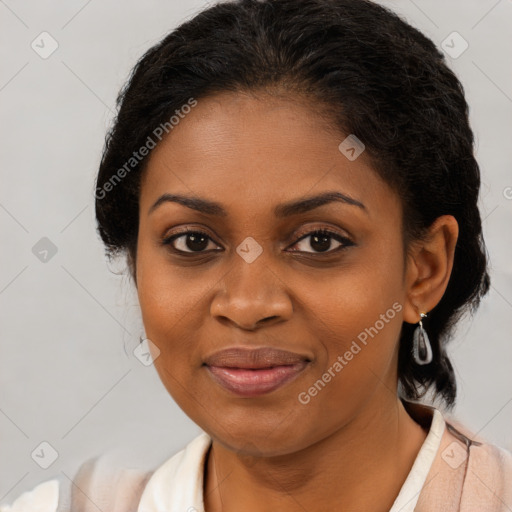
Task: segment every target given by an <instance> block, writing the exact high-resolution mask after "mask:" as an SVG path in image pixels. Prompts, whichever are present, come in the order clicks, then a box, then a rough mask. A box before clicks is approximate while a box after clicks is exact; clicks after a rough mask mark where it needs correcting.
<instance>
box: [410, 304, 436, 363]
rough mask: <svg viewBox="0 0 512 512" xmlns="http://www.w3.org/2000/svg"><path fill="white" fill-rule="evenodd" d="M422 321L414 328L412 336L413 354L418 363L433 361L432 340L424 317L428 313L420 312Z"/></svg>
mask: <svg viewBox="0 0 512 512" xmlns="http://www.w3.org/2000/svg"><path fill="white" fill-rule="evenodd" d="M420 316H421V318H420V321H419V325H418V327H416V329H415V330H414V335H413V338H412V346H413V351H412V353H413V356H414V360H415V361H416V364H419V365H424V364H429V363H430V362H432V347H431V346H430V340H429V339H428V335H427V333H426V331H425V329H424V328H423V323H422V321H421V320H422V319H423V318H426V317H427V314H426V313H420Z"/></svg>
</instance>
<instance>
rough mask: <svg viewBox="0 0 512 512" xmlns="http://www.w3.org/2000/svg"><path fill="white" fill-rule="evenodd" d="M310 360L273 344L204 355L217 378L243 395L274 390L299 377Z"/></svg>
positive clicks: (214, 376) (221, 383)
mask: <svg viewBox="0 0 512 512" xmlns="http://www.w3.org/2000/svg"><path fill="white" fill-rule="evenodd" d="M309 362H310V360H309V359H308V358H307V357H306V356H304V355H301V354H297V353H295V352H289V351H286V350H280V349H276V348H271V347H264V348H259V349H248V348H230V349H226V350H222V351H220V352H216V353H214V354H212V355H210V356H208V357H207V358H206V359H205V362H204V364H205V366H206V368H207V369H208V371H209V374H210V375H211V377H212V378H213V380H214V381H215V382H217V383H218V384H220V385H221V386H222V387H224V388H225V389H227V390H228V391H230V392H232V393H234V394H236V395H239V396H244V397H252V396H259V395H263V394H266V393H270V392H271V391H274V390H276V389H278V388H280V387H281V386H283V385H284V384H286V383H287V382H289V381H291V380H293V379H294V378H296V377H297V376H298V375H299V374H300V373H301V372H302V371H303V370H304V369H305V368H306V366H307V364H308V363H309Z"/></svg>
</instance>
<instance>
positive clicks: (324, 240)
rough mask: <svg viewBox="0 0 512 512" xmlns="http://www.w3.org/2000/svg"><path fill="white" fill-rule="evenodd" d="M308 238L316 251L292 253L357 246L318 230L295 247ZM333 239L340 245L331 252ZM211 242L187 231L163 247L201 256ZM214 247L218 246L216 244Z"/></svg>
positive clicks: (333, 233)
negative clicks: (167, 246)
mask: <svg viewBox="0 0 512 512" xmlns="http://www.w3.org/2000/svg"><path fill="white" fill-rule="evenodd" d="M307 238H311V240H310V242H309V247H311V248H313V249H314V251H307V250H302V249H299V250H298V251H297V250H292V252H309V253H310V254H315V253H317V254H318V253H325V252H328V253H332V252H338V251H340V250H343V249H345V248H347V247H349V246H351V245H355V244H354V242H352V240H350V239H349V238H347V237H346V236H343V235H340V234H339V233H336V232H334V231H330V230H328V229H316V230H313V231H310V232H309V233H306V234H304V235H303V236H301V238H300V239H299V240H297V242H295V243H294V244H293V245H294V246H295V245H300V244H301V243H303V244H304V245H305V246H306V245H308V243H307V242H305V240H306V239H307ZM332 239H334V240H335V241H336V243H337V244H338V245H337V246H336V247H335V248H334V250H331V249H332V248H331V245H332ZM209 242H212V243H213V240H212V239H211V237H210V236H209V235H208V234H207V233H205V232H204V231H200V230H186V229H185V230H183V231H181V232H179V233H175V234H173V235H171V236H168V237H166V238H164V239H163V240H162V245H169V246H171V250H172V251H173V252H175V253H178V254H194V253H195V254H201V253H203V252H206V249H208V246H209ZM213 245H214V246H216V244H213ZM292 247H293V246H292ZM214 250H215V249H214Z"/></svg>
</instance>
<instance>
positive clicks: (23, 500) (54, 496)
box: [0, 478, 59, 512]
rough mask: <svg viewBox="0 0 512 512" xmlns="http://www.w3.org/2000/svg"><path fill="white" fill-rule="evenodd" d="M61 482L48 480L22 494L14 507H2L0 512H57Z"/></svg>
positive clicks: (14, 503)
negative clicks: (35, 511)
mask: <svg viewBox="0 0 512 512" xmlns="http://www.w3.org/2000/svg"><path fill="white" fill-rule="evenodd" d="M58 503H59V480H58V479H57V478H55V479H52V480H47V481H45V482H42V483H40V484H38V485H36V486H35V487H34V488H33V489H32V490H30V491H26V492H24V493H23V494H21V495H20V496H19V497H18V498H17V499H16V500H15V501H14V502H13V503H12V505H0V512H28V511H34V510H37V511H38V512H57V507H58Z"/></svg>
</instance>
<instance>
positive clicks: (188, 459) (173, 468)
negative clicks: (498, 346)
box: [0, 401, 512, 512]
mask: <svg viewBox="0 0 512 512" xmlns="http://www.w3.org/2000/svg"><path fill="white" fill-rule="evenodd" d="M403 403H404V406H405V407H406V409H407V411H408V412H409V414H410V415H411V416H412V417H413V418H414V419H415V421H417V422H418V423H420V424H421V425H422V426H424V428H427V429H428V435H427V437H426V439H425V441H424V443H423V445H422V447H421V449H420V451H419V452H418V455H417V457H416V459H415V462H414V464H413V466H412V468H411V471H410V473H409V475H408V476H407V478H406V480H405V482H404V484H403V486H402V488H401V490H400V492H399V494H398V496H397V498H396V500H395V502H394V504H393V506H392V508H391V509H390V512H412V511H413V510H414V511H415V512H455V511H459V512H510V511H512V453H510V452H508V451H506V450H504V449H502V448H499V447H497V446H494V445H491V444H489V443H487V442H485V440H483V439H481V438H478V437H476V436H474V435H472V434H471V433H470V432H469V431H468V430H467V429H466V428H465V427H463V426H462V425H459V424H458V423H457V422H455V421H454V420H451V419H450V420H447V419H446V418H445V417H443V415H442V414H441V412H440V411H439V410H437V409H435V408H432V407H428V406H424V405H420V404H415V403H413V402H406V401H403ZM210 444H211V439H210V437H209V436H208V435H207V434H206V433H202V434H201V435H199V436H198V437H196V438H195V439H193V440H192V441H191V442H190V443H189V444H188V445H187V446H186V448H185V449H184V450H182V451H180V452H179V453H177V454H176V455H174V456H173V457H171V458H169V459H168V460H167V461H165V462H164V463H163V464H162V465H161V466H160V467H158V468H157V469H156V470H155V471H146V472H144V471H141V470H137V469H129V468H117V470H115V468H114V467H113V466H112V464H111V461H109V459H108V456H107V457H106V456H100V457H96V458H93V459H90V460H89V461H87V462H86V463H85V464H83V465H82V466H81V467H80V469H79V471H78V473H77V475H76V477H75V478H73V481H74V485H72V484H71V483H70V482H69V481H68V480H67V479H66V480H64V479H61V480H60V481H59V479H53V480H49V481H47V482H43V483H42V484H40V485H39V486H36V487H35V488H34V489H33V490H32V491H30V492H27V493H24V494H22V495H21V496H20V497H19V498H18V499H17V500H16V501H15V502H14V503H13V504H12V505H11V507H9V506H0V512H69V511H70V510H72V511H73V512H92V511H94V512H97V511H98V509H101V510H103V511H104V512H107V511H108V512H178V511H179V512H202V511H203V510H204V508H203V471H204V464H205V460H206V455H207V453H208V450H209V447H210ZM66 482H67V483H66Z"/></svg>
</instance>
